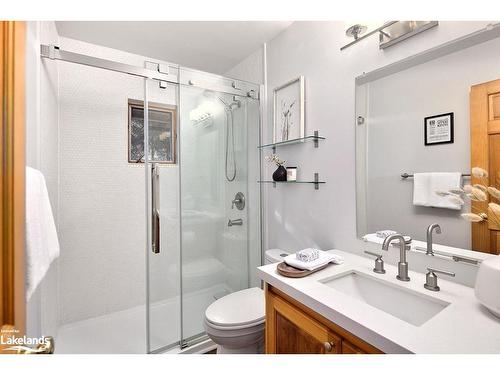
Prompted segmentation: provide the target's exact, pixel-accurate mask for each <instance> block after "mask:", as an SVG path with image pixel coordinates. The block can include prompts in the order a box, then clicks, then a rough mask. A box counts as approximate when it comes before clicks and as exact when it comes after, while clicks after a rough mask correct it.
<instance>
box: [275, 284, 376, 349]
mask: <svg viewBox="0 0 500 375" xmlns="http://www.w3.org/2000/svg"><path fill="white" fill-rule="evenodd" d="M368 353H375V354H382V353H383V352H382V351H381V350H379V349H377V348H376V347H374V346H373V345H370V344H368V343H367V342H365V341H363V340H361V339H360V338H359V337H356V336H354V335H353V334H352V333H350V332H348V331H347V330H345V329H344V328H342V327H341V326H339V325H337V324H335V323H333V322H331V321H330V320H328V319H326V318H325V317H323V316H322V315H320V314H318V313H317V312H315V311H314V310H312V309H310V308H308V307H307V306H305V305H304V304H302V303H300V302H298V301H296V300H295V299H293V298H292V297H290V296H288V295H287V294H286V293H284V292H282V291H281V290H280V289H278V288H276V287H273V286H272V285H270V284H266V354H368Z"/></svg>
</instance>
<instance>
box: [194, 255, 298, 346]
mask: <svg viewBox="0 0 500 375" xmlns="http://www.w3.org/2000/svg"><path fill="white" fill-rule="evenodd" d="M287 255H289V253H287V252H286V251H283V250H280V249H269V250H267V251H266V253H265V264H270V263H277V262H281V261H282V260H283V258H284V257H286V256H287ZM265 304H266V303H265V297H264V291H263V290H262V289H260V288H249V289H243V290H240V291H237V292H234V293H231V294H228V295H226V296H224V297H222V298H220V299H218V300H217V301H215V302H213V303H212V304H211V305H210V306H208V308H207V310H206V311H205V321H204V325H205V330H206V332H207V335H208V337H210V338H211V339H212V341H213V342H215V343H216V344H217V354H255V353H262V352H263V349H264V328H265V322H266V311H265V310H266V306H265Z"/></svg>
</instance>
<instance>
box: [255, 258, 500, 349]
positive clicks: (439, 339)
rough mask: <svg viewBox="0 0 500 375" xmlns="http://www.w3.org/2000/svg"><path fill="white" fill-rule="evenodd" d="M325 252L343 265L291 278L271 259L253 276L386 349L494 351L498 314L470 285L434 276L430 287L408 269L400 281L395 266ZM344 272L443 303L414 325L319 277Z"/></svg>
mask: <svg viewBox="0 0 500 375" xmlns="http://www.w3.org/2000/svg"><path fill="white" fill-rule="evenodd" d="M330 251H331V252H333V253H335V254H338V255H341V256H343V257H344V259H345V262H344V264H341V265H330V266H329V267H327V268H326V269H324V270H322V271H319V272H316V273H314V274H312V275H309V276H306V277H304V278H297V279H294V278H287V277H284V276H281V275H279V274H278V273H277V272H276V265H277V263H274V264H268V265H265V266H262V267H259V268H258V269H257V270H258V271H257V272H258V276H259V277H260V278H261V279H262V280H263V281H264V282H266V283H268V284H271V285H273V286H275V287H276V288H278V289H280V290H281V291H283V292H284V293H286V294H287V295H289V296H290V297H292V298H294V299H295V300H297V301H299V302H301V303H303V304H304V305H306V306H307V307H309V308H311V309H312V310H314V311H316V312H317V313H319V314H321V315H322V316H324V317H325V318H327V319H329V320H330V321H332V322H333V323H336V324H338V325H340V326H341V327H343V328H345V329H346V330H348V331H349V332H351V333H352V334H354V335H356V336H358V337H359V338H361V339H363V340H364V341H366V342H368V343H370V344H372V345H374V346H375V347H377V348H379V349H380V350H382V351H384V352H386V353H457V354H458V353H498V354H500V319H499V318H496V317H495V316H493V315H492V314H491V313H490V312H489V311H488V310H486V309H485V308H484V307H483V306H482V305H481V304H480V303H479V302H478V301H477V300H476V298H475V297H474V290H473V289H472V288H469V287H466V286H464V285H461V284H457V283H453V282H450V281H447V280H443V279H439V286H440V287H441V291H439V292H432V291H429V290H427V289H424V287H423V284H424V283H425V274H421V273H417V272H412V271H410V272H409V276H410V278H411V280H410V281H409V282H401V281H399V280H397V279H396V274H397V268H396V267H395V266H392V265H390V264H387V263H386V264H385V269H386V271H387V272H386V273H385V274H376V273H374V272H373V271H372V270H373V266H374V260H373V259H371V258H364V257H361V256H359V255H355V254H352V253H347V252H344V251H340V250H330ZM410 269H411V264H410ZM348 271H356V272H357V273H364V274H367V275H369V276H370V277H374V278H377V279H382V280H384V281H386V282H391V283H394V284H395V285H397V286H399V287H405V288H409V289H411V290H413V291H415V292H418V293H421V294H424V295H427V296H429V297H432V298H434V299H436V298H437V299H439V300H442V301H445V302H447V303H449V305H448V306H447V307H446V308H444V309H443V310H442V311H440V312H439V313H438V314H437V315H435V316H434V317H432V318H431V319H430V320H428V321H426V322H425V323H423V324H422V325H421V326H415V325H412V324H410V323H407V322H405V321H403V320H401V319H398V318H396V317H394V316H393V315H390V314H388V313H386V312H384V311H382V310H379V309H377V308H375V307H372V306H370V305H368V304H366V303H364V302H362V301H360V300H358V299H355V298H353V297H351V296H349V295H347V294H344V293H341V292H339V291H337V290H335V289H333V288H331V287H329V286H327V285H325V284H322V283H320V282H319V280H323V279H326V278H330V277H332V276H335V275H340V274H343V273H345V272H348ZM495 287H496V286H493V285H492V288H495Z"/></svg>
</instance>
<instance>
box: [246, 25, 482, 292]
mask: <svg viewBox="0 0 500 375" xmlns="http://www.w3.org/2000/svg"><path fill="white" fill-rule="evenodd" d="M486 24H487V22H441V23H440V25H439V26H438V27H436V28H433V29H431V30H429V31H426V32H425V33H422V34H420V35H417V36H415V37H413V38H411V39H409V40H406V41H404V42H402V43H400V44H398V45H395V46H393V47H391V48H388V49H387V50H383V51H381V50H379V49H378V45H377V44H378V39H377V37H376V36H374V37H372V38H368V39H365V40H363V41H361V42H360V43H358V44H356V45H354V46H352V47H350V48H348V49H346V50H344V51H340V47H341V46H342V45H343V44H345V43H346V39H345V36H344V35H345V25H344V24H343V23H342V22H295V23H293V24H292V25H291V26H290V27H289V28H288V29H286V30H285V31H284V32H282V33H281V34H279V35H278V36H277V37H276V38H274V39H273V40H271V41H270V42H269V43H268V52H267V69H268V100H269V102H268V108H272V105H271V103H272V90H273V88H274V87H277V86H279V85H280V84H282V83H284V82H287V81H289V80H290V79H292V78H295V77H297V76H299V75H304V76H305V80H306V132H307V133H308V134H310V133H312V132H313V131H314V130H319V132H320V134H321V135H324V136H325V137H326V138H327V139H326V140H325V141H324V142H322V143H321V144H320V147H319V149H314V148H313V147H312V145H311V144H308V143H307V144H303V145H295V146H289V147H287V148H285V147H284V148H282V149H280V150H278V153H279V155H280V156H282V157H283V158H284V159H286V160H288V163H289V165H297V166H299V174H301V175H302V176H304V177H305V178H310V177H312V174H313V173H314V172H319V174H320V178H321V179H324V180H326V182H327V183H326V184H325V185H322V186H321V187H320V189H319V190H318V191H315V190H314V189H313V187H312V186H310V185H303V186H295V185H291V186H290V185H280V186H277V187H276V188H272V187H271V186H266V187H265V189H266V197H265V202H266V208H265V215H266V221H267V228H266V245H265V247H266V248H269V247H279V248H282V249H284V250H297V249H300V248H303V247H306V246H318V247H319V248H323V249H328V248H334V247H337V248H340V249H345V250H348V251H353V252H361V251H362V250H364V249H367V248H369V247H373V248H376V247H375V246H374V245H371V244H365V243H363V242H362V241H360V240H358V239H357V236H356V199H355V196H356V195H355V121H354V110H355V77H356V76H358V75H360V74H362V73H363V72H368V71H371V70H374V69H376V68H380V67H382V66H385V65H387V64H389V63H392V62H395V61H398V60H400V59H402V58H404V57H408V56H411V55H413V54H415V53H418V52H421V51H424V50H426V49H429V48H431V47H433V46H436V45H439V44H442V43H444V42H447V41H449V40H452V39H454V38H457V37H460V36H463V35H465V34H468V33H471V32H473V31H476V30H478V29H480V28H482V27H484V26H485V25H486ZM250 63H251V62H250ZM263 132H264V137H263V139H264V142H267V141H269V140H271V139H272V114H271V111H268V123H267V126H265V128H264V129H263ZM265 167H266V172H265V173H266V175H267V177H268V178H269V177H270V176H271V173H272V171H273V168H272V167H269V166H267V165H266V166H265ZM395 220H397V218H395ZM386 257H387V258H388V259H389V261H391V262H394V260H395V258H396V256H395V252H391V255H390V256H386ZM427 258H428V257H423V258H422V257H420V256H419V254H411V255H410V259H409V261H410V267H411V268H412V269H417V270H423V269H424V266H425V265H427V264H432V263H433V262H437V260H434V259H432V260H430V259H427ZM443 267H448V268H451V267H454V268H456V269H457V273H458V274H459V275H460V276H459V275H457V280H459V281H463V282H468V283H472V282H473V281H471V279H473V275H474V272H473V271H474V270H464V273H467V275H468V276H467V277H466V278H464V279H462V278H461V273H462V268H461V267H462V265H459V264H454V263H451V262H444V266H443ZM464 267H466V266H464ZM466 279H467V280H466Z"/></svg>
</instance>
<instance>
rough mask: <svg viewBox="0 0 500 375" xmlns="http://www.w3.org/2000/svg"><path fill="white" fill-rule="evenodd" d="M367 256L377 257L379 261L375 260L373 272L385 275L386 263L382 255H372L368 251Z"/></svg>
mask: <svg viewBox="0 0 500 375" xmlns="http://www.w3.org/2000/svg"><path fill="white" fill-rule="evenodd" d="M365 254H368V255H372V256H374V257H377V259H375V268H374V269H373V272H375V273H385V269H384V261H383V259H382V254H377V253H372V252H371V251H366V250H365Z"/></svg>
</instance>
